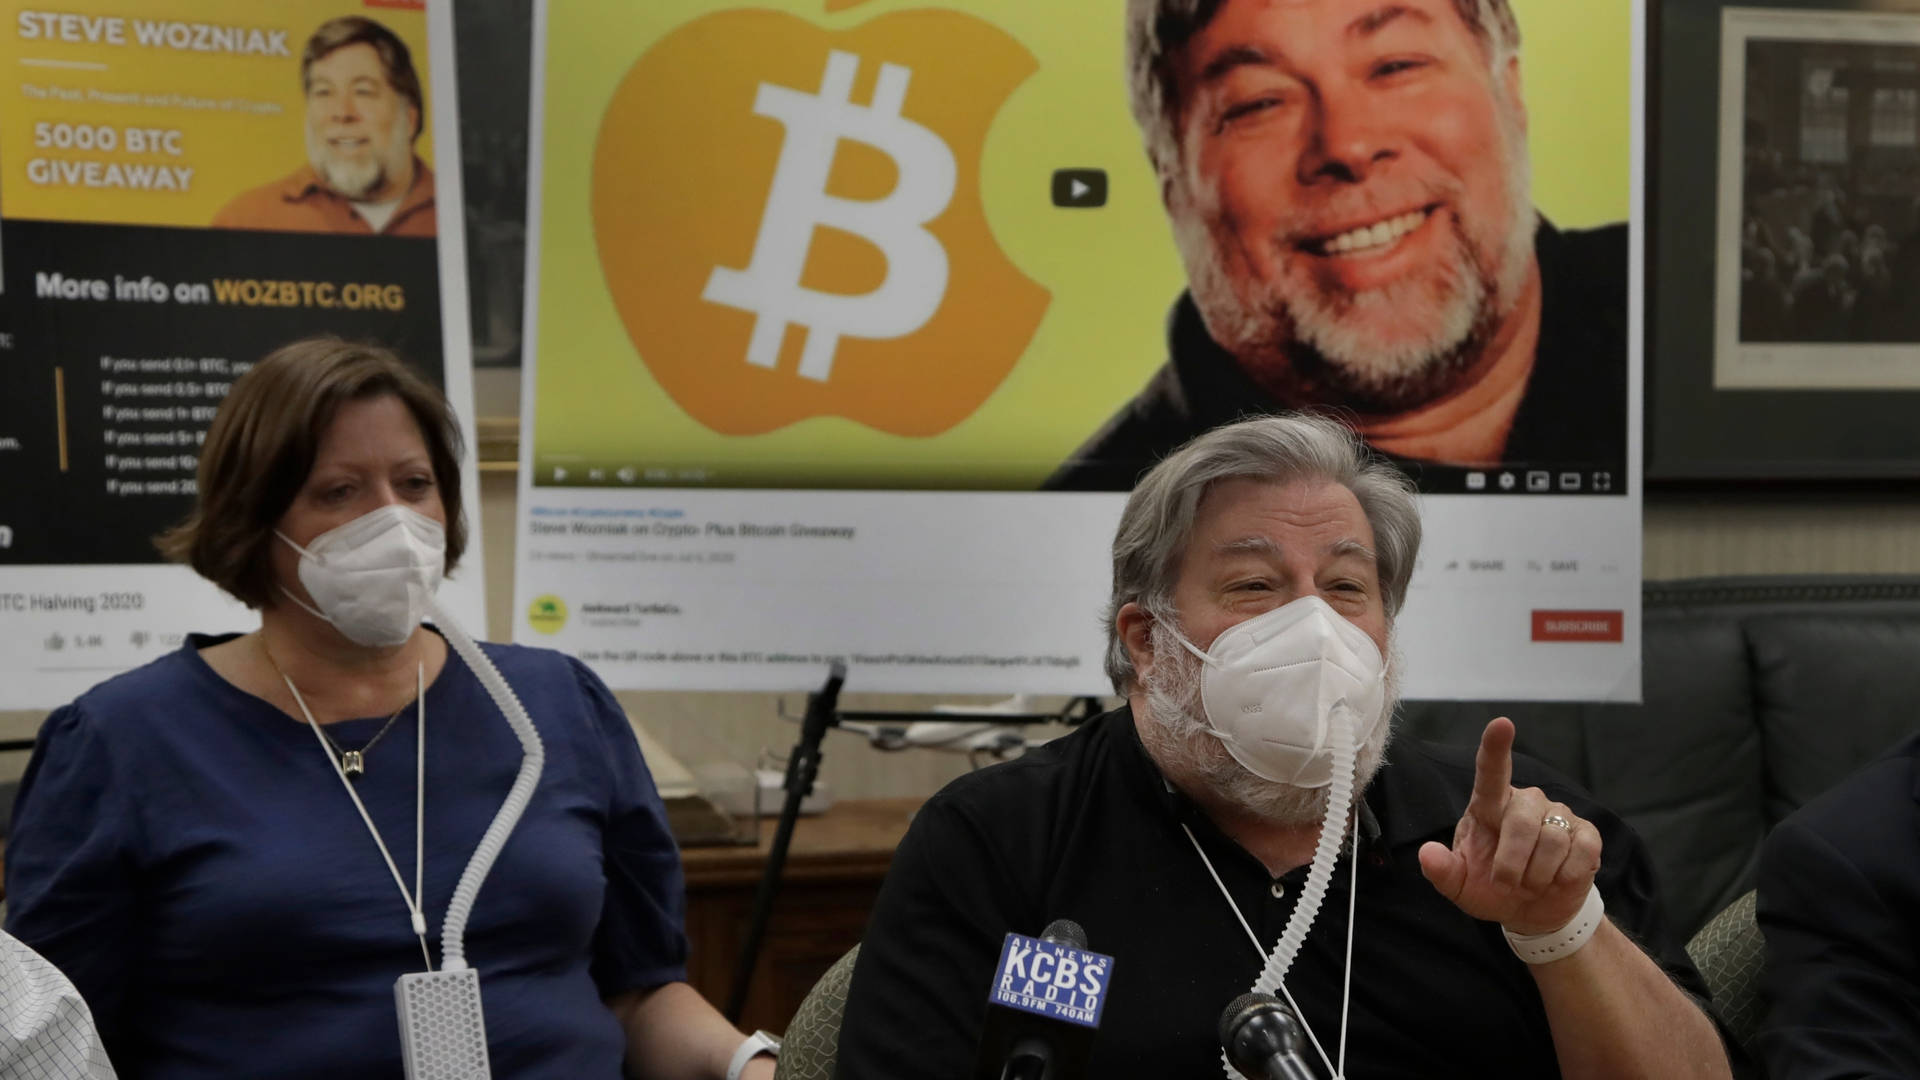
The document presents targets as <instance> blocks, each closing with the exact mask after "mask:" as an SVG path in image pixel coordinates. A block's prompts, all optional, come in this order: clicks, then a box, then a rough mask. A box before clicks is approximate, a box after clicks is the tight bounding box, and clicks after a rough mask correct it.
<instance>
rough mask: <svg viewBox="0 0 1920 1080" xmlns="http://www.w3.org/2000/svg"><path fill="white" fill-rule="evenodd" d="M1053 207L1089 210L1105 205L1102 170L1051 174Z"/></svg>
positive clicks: (1060, 171)
mask: <svg viewBox="0 0 1920 1080" xmlns="http://www.w3.org/2000/svg"><path fill="white" fill-rule="evenodd" d="M1053 205H1055V206H1060V207H1066V208H1068V209H1071V210H1091V209H1093V208H1094V207H1098V206H1105V205H1107V173H1106V170H1104V169H1057V170H1055V171H1054V174H1053Z"/></svg>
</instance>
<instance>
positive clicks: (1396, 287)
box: [1047, 0, 1628, 492]
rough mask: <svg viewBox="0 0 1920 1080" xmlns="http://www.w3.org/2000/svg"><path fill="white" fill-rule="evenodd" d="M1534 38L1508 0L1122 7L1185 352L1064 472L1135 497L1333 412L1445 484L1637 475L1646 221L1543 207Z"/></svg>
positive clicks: (1056, 483)
mask: <svg viewBox="0 0 1920 1080" xmlns="http://www.w3.org/2000/svg"><path fill="white" fill-rule="evenodd" d="M1519 48H1520V31H1519V26H1518V24H1517V23H1516V22H1515V20H1514V17H1513V13H1512V11H1511V10H1510V8H1509V6H1508V0H1128V5H1127V52H1128V73H1129V78H1130V83H1131V92H1132V103H1133V112H1134V118H1135V120H1136V121H1137V122H1138V123H1139V125H1140V128H1141V131H1142V134H1143V135H1144V137H1145V141H1146V147H1147V153H1148V157H1149V158H1150V159H1151V160H1152V162H1153V166H1154V170H1155V172H1156V174H1157V175H1158V177H1159V180H1160V190H1161V197H1162V200H1163V202H1164V203H1165V205H1166V209H1167V214H1168V217H1169V219H1170V221H1171V223H1172V225H1173V232H1174V238H1175V240H1176V243H1177V246H1178V247H1179V249H1180V253H1181V256H1182V259H1183V261H1184V262H1185V264H1186V269H1187V279H1188V283H1189V292H1188V293H1187V294H1186V295H1184V296H1182V297H1181V298H1180V300H1179V301H1178V302H1177V303H1176V304H1175V305H1174V308H1173V312H1172V315H1171V316H1170V319H1169V328H1168V337H1169V352H1170V358H1169V360H1168V362H1167V364H1166V365H1165V366H1164V367H1162V368H1161V369H1160V370H1159V371H1158V372H1157V373H1156V374H1155V375H1154V376H1153V378H1152V379H1151V381H1149V382H1148V384H1147V386H1146V388H1145V389H1143V390H1142V391H1141V392H1140V393H1139V395H1137V396H1136V397H1135V398H1134V399H1133V400H1132V401H1131V402H1129V403H1128V404H1127V405H1126V406H1125V407H1124V408H1123V409H1121V410H1120V412H1119V413H1118V414H1117V415H1115V416H1114V417H1113V418H1112V419H1111V420H1110V421H1108V423H1107V425H1106V426H1105V427H1104V428H1103V429H1102V430H1101V431H1100V432H1098V433H1097V434H1095V435H1094V436H1093V437H1092V438H1091V439H1090V440H1089V441H1088V442H1087V443H1086V444H1085V445H1083V446H1082V447H1081V448H1080V449H1079V450H1078V451H1076V453H1075V455H1074V456H1073V458H1071V459H1070V460H1069V461H1068V462H1067V463H1066V464H1065V465H1063V466H1062V467H1061V468H1060V469H1059V470H1058V471H1057V472H1056V473H1055V474H1054V475H1053V476H1052V477H1051V478H1050V479H1049V480H1048V482H1047V486H1048V487H1050V488H1054V489H1069V490H1122V491H1123V490H1126V489H1128V488H1130V487H1132V486H1133V481H1134V479H1135V478H1136V477H1137V476H1138V475H1139V474H1140V472H1141V471H1142V470H1144V469H1145V468H1146V467H1147V466H1148V465H1151V464H1152V463H1153V462H1155V461H1158V460H1159V459H1160V458H1162V457H1164V456H1165V455H1166V454H1167V453H1168V452H1170V451H1171V450H1172V449H1173V448H1174V447H1176V446H1178V445H1180V444H1181V443H1182V442H1184V441H1186V440H1187V439H1188V438H1191V437H1192V436H1194V435H1196V434H1198V433H1200V432H1202V431H1206V430H1208V429H1210V428H1213V427H1217V426H1219V425H1220V424H1224V423H1230V422H1232V421H1234V420H1236V419H1239V418H1241V417H1243V416H1249V415H1259V414H1263V413H1273V412H1281V411H1286V410H1293V409H1326V410H1337V411H1338V412H1339V413H1340V414H1341V415H1343V416H1345V417H1347V418H1348V419H1349V421H1350V423H1351V424H1352V426H1353V427H1354V429H1355V430H1356V431H1358V432H1359V433H1360V435H1361V437H1362V438H1364V439H1365V440H1366V441H1367V443H1368V444H1369V445H1371V446H1373V447H1374V448H1375V449H1376V450H1379V451H1380V452H1382V453H1384V454H1387V455H1389V456H1390V457H1392V458H1394V459H1397V460H1400V461H1402V462H1405V463H1417V467H1415V468H1410V469H1409V471H1410V472H1412V473H1413V474H1414V475H1415V476H1416V478H1417V480H1418V482H1419V483H1420V485H1421V487H1422V488H1423V490H1428V491H1433V492H1446V491H1462V490H1466V488H1465V482H1466V481H1465V476H1466V473H1467V472H1468V471H1469V470H1484V469H1487V468H1490V467H1494V466H1509V467H1514V468H1519V467H1522V466H1524V467H1527V468H1530V469H1545V470H1549V471H1551V472H1553V473H1555V474H1558V473H1560V472H1562V471H1574V472H1586V471H1589V470H1592V471H1606V472H1609V473H1611V474H1612V475H1613V476H1621V475H1624V473H1625V465H1626V439H1627V408H1626V394H1627V285H1628V280H1627V230H1626V227H1625V226H1623V225H1621V226H1612V227H1608V228H1603V229H1596V230H1591V231H1584V232H1574V231H1562V230H1559V229H1556V228H1554V227H1553V226H1552V225H1551V224H1549V223H1547V222H1546V221H1545V220H1544V219H1542V218H1540V217H1539V216H1538V214H1537V213H1536V212H1535V210H1534V207H1533V203H1532V197H1531V191H1530V180H1529V169H1528V159H1527V136H1526V129H1527V118H1526V106H1525V103H1524V100H1523V96H1522V93H1521V78H1520V59H1519ZM1625 179H1626V178H1625V177H1624V176H1623V177H1621V181H1622V183H1624V182H1625Z"/></svg>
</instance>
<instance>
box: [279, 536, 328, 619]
mask: <svg viewBox="0 0 1920 1080" xmlns="http://www.w3.org/2000/svg"><path fill="white" fill-rule="evenodd" d="M273 535H275V536H277V537H279V538H280V539H281V541H282V542H284V543H285V544H286V545H287V546H288V547H290V548H292V549H293V550H295V551H297V552H299V553H300V557H301V558H303V559H312V560H313V561H314V562H317V563H321V564H325V563H326V561H327V557H326V556H325V555H315V554H314V553H313V552H311V551H308V550H307V549H306V548H304V547H301V546H300V545H299V544H296V543H294V542H293V538H292V537H291V536H288V535H287V534H286V533H283V532H281V531H280V530H279V529H275V530H273ZM280 591H281V592H286V590H285V589H282V590H280ZM287 595H289V596H292V595H293V594H292V593H287ZM301 606H302V607H305V605H304V604H303V605H301ZM308 610H312V609H308Z"/></svg>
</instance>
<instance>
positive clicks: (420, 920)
mask: <svg viewBox="0 0 1920 1080" xmlns="http://www.w3.org/2000/svg"><path fill="white" fill-rule="evenodd" d="M280 679H281V681H282V682H285V683H286V684H287V689H288V690H289V691H290V692H292V694H293V701H294V704H296V705H298V706H300V713H301V715H303V716H305V717H306V718H307V726H308V727H310V728H312V729H313V737H314V739H316V740H317V741H318V742H319V743H320V749H321V750H322V751H324V752H325V753H326V755H327V761H328V763H329V764H331V765H332V766H333V773H334V775H335V776H338V777H339V778H340V786H341V787H344V788H346V789H347V798H349V799H352V800H353V808H354V809H355V810H358V811H360V820H361V821H363V822H365V823H366V826H367V833H368V834H369V835H371V836H372V837H373V843H374V846H375V847H378V848H379V849H380V857H381V858H382V859H385V860H386V862H387V871H388V872H389V873H391V874H392V875H393V883H394V885H395V886H397V887H398V888H399V889H400V899H402V900H404V901H405V902H406V905H407V914H408V915H409V916H410V917H411V922H412V924H413V934H414V936H415V937H417V938H419V939H420V955H421V956H422V957H423V958H424V959H425V960H426V963H427V970H428V971H432V970H433V954H432V952H430V951H429V950H428V949H427V917H426V915H425V914H424V913H423V912H422V911H421V910H420V899H419V897H420V878H421V873H420V870H421V867H422V865H423V864H424V861H425V856H424V853H423V852H424V848H423V844H422V840H424V838H425V835H426V775H427V773H426V769H427V695H426V681H427V678H426V668H425V666H424V665H418V666H416V667H415V668H414V685H415V686H416V687H418V688H419V690H420V694H419V697H418V698H417V699H416V701H417V702H418V704H419V715H420V720H419V732H420V740H419V742H418V744H417V745H416V746H415V747H414V774H415V777H416V781H417V782H416V783H415V785H414V803H413V836H414V843H413V891H412V892H408V891H407V883H406V882H405V881H404V880H402V879H401V877H400V868H399V867H398V866H396V865H394V862H393V856H392V854H390V853H389V852H388V851H387V844H386V841H384V840H382V839H380V830H379V829H378V828H377V827H376V826H375V825H374V824H373V816H372V815H371V814H368V813H367V807H366V804H365V803H363V802H361V801H360V793H359V792H357V791H355V790H353V781H351V780H349V779H347V773H346V770H345V769H343V768H341V766H340V759H339V758H337V757H335V756H334V753H333V747H331V746H328V745H327V737H326V735H325V734H323V733H322V732H321V731H320V725H319V724H318V723H316V722H315V721H314V719H313V710H312V709H309V708H307V699H306V698H303V697H301V696H300V688H299V687H297V686H295V685H293V680H292V679H289V678H287V674H286V672H284V671H283V672H281V673H280Z"/></svg>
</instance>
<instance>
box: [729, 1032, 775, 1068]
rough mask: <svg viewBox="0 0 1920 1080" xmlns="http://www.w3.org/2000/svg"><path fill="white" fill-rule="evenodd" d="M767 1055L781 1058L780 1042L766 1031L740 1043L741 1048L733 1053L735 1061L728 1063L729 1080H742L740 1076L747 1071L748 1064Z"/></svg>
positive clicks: (750, 1036) (755, 1033)
mask: <svg viewBox="0 0 1920 1080" xmlns="http://www.w3.org/2000/svg"><path fill="white" fill-rule="evenodd" d="M761 1054H767V1055H770V1056H772V1057H779V1056H780V1040H778V1039H776V1038H774V1037H773V1036H772V1035H769V1034H767V1033H766V1032H764V1031H756V1032H754V1033H753V1034H751V1035H749V1036H747V1037H746V1038H745V1039H742V1040H741V1041H740V1048H739V1049H737V1050H735V1051H734V1052H733V1060H732V1061H729V1062H727V1080H740V1074H741V1073H743V1072H745V1071H747V1062H749V1061H752V1060H753V1059H754V1058H757V1057H759V1056H760V1055H761Z"/></svg>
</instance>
